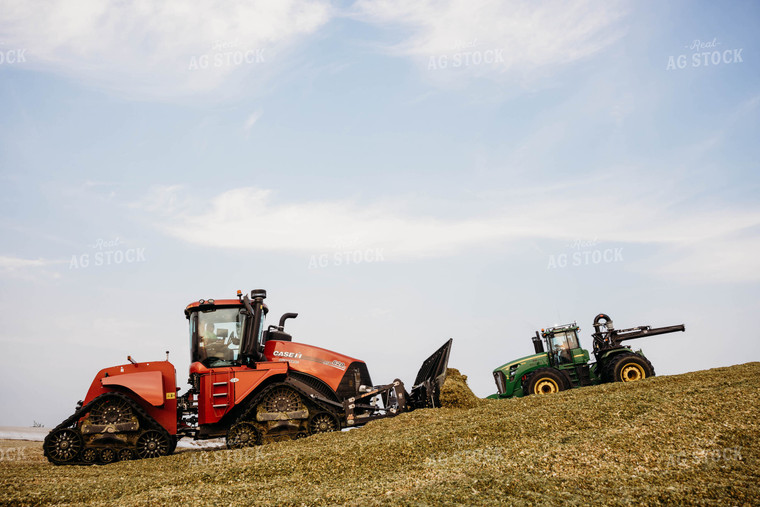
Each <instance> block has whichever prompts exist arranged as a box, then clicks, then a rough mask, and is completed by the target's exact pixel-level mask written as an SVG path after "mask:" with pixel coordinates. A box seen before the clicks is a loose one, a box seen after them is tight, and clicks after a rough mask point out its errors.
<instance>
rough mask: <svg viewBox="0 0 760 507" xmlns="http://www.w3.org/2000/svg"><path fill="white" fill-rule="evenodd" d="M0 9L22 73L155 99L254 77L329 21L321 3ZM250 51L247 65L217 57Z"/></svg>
mask: <svg viewBox="0 0 760 507" xmlns="http://www.w3.org/2000/svg"><path fill="white" fill-rule="evenodd" d="M0 10H1V11H2V12H3V15H2V17H0V40H2V41H3V42H4V43H5V45H6V47H12V48H18V49H24V50H25V60H26V62H25V63H24V66H25V68H38V69H42V70H52V71H53V72H57V73H62V74H65V75H68V76H72V77H74V78H75V79H78V80H82V81H84V82H85V83H86V84H88V85H90V86H102V87H105V88H107V89H111V90H116V91H118V92H120V93H124V94H128V95H134V96H138V97H146V96H147V97H159V98H174V97H178V96H183V95H191V94H194V93H200V92H207V91H211V90H215V89H216V88H218V87H219V86H220V85H221V84H223V83H225V82H227V81H228V80H229V79H230V77H231V76H233V75H234V74H237V73H242V74H248V75H253V76H256V77H257V78H260V77H262V76H263V75H266V74H267V73H269V72H271V71H272V70H273V68H274V67H276V66H277V65H276V62H273V59H276V58H274V55H275V54H276V53H280V52H281V51H284V50H286V49H287V48H288V47H289V46H290V45H292V44H294V43H296V42H298V41H299V40H300V39H301V38H303V37H305V36H308V35H309V34H311V33H313V32H315V31H316V30H318V29H319V28H320V27H321V26H323V25H324V24H325V23H326V22H327V21H328V20H329V18H330V16H331V9H330V7H329V5H328V4H327V2H325V1H313V2H310V1H305V0H276V1H271V0H250V1H236V0H232V1H229V2H216V1H214V0H197V1H194V2H190V3H183V2H152V1H148V0H137V1H134V2H101V1H98V0H78V1H77V2H66V1H64V0H50V1H47V2H44V5H40V4H39V3H38V2H27V1H24V0H16V1H14V0H6V1H2V7H1V8H0ZM249 51H250V52H251V53H248V56H249V58H248V60H250V62H249V61H245V60H244V61H243V62H242V63H241V62H236V61H235V60H234V57H232V59H231V60H229V61H228V57H227V56H226V55H225V53H229V52H233V53H234V52H241V53H242V54H243V55H245V54H246V52H249ZM217 54H220V55H222V56H220V57H218V58H219V59H220V61H218V60H215V58H217V57H216V55H217ZM203 55H206V58H208V59H209V61H208V66H207V68H205V69H204V68H200V66H201V65H202V61H201V58H202V57H203ZM192 62H195V63H196V64H197V65H198V68H196V69H194V70H191V66H192ZM217 63H220V65H218V66H217ZM254 71H255V72H254ZM248 85H249V86H250V81H249V83H248Z"/></svg>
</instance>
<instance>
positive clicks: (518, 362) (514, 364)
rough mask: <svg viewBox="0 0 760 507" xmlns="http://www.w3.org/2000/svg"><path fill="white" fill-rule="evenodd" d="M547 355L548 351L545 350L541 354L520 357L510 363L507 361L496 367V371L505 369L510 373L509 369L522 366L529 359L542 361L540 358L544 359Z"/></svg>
mask: <svg viewBox="0 0 760 507" xmlns="http://www.w3.org/2000/svg"><path fill="white" fill-rule="evenodd" d="M545 357H546V353H545V352H542V353H540V354H532V355H530V356H525V357H521V358H520V359H515V360H514V361H511V362H509V363H506V364H503V365H501V366H499V367H498V368H496V369H494V371H495V372H496V371H505V372H507V373H508V372H509V369H510V368H512V367H515V368H516V367H518V366H520V365H521V364H522V363H527V362H528V361H532V360H537V361H540V360H543V359H544V358H545Z"/></svg>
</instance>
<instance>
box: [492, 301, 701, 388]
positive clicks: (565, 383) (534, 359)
mask: <svg viewBox="0 0 760 507" xmlns="http://www.w3.org/2000/svg"><path fill="white" fill-rule="evenodd" d="M685 330H686V328H685V327H684V325H683V324H680V325H677V326H668V327H658V328H652V327H650V326H639V327H634V328H630V329H615V328H614V326H613V323H612V319H611V318H610V317H609V316H607V315H605V314H603V313H600V314H599V315H597V316H596V318H595V319H594V333H593V334H592V335H591V336H592V337H593V339H594V349H593V352H594V358H595V359H596V361H595V362H591V363H590V362H589V353H588V351H587V350H586V349H583V348H581V346H580V343H579V341H578V331H580V328H579V327H578V325H577V324H576V323H572V324H565V325H563V326H555V327H550V328H548V329H542V330H541V334H540V335H539V332H538V331H536V335H535V336H533V337H532V340H533V346H534V348H535V351H536V353H535V354H533V355H530V356H526V357H521V358H520V359H517V360H515V361H512V362H510V363H507V364H505V365H502V366H499V367H498V368H496V369H495V370H494V371H493V376H494V379H495V380H496V387H497V389H498V391H499V392H498V393H496V394H492V395H491V396H489V398H495V399H498V398H512V397H519V396H527V395H529V394H551V393H556V392H559V391H564V390H565V389H570V388H573V387H582V386H588V385H596V384H601V383H604V382H633V381H636V380H641V379H644V378H647V377H653V376H654V367H653V366H652V363H650V362H649V360H648V359H647V358H646V357H645V356H644V354H643V353H642V352H641V351H640V350H637V351H633V350H631V348H630V347H628V346H625V345H621V344H620V342H622V341H625V340H632V339H634V338H642V337H644V336H654V335H658V334H666V333H674V332H676V331H685ZM542 339H543V341H542Z"/></svg>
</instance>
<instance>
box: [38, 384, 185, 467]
mask: <svg viewBox="0 0 760 507" xmlns="http://www.w3.org/2000/svg"><path fill="white" fill-rule="evenodd" d="M175 446H176V438H175V437H174V436H172V435H170V434H169V432H167V431H166V429H164V428H163V427H162V426H161V425H160V424H158V423H157V422H156V421H155V420H153V418H151V417H150V416H149V415H148V414H147V413H146V412H145V410H144V409H143V408H142V407H140V405H138V404H137V403H135V401H134V400H132V399H131V398H130V397H128V396H125V395H123V394H120V393H107V394H104V395H101V396H98V397H97V398H95V399H94V400H92V401H91V402H90V403H88V404H87V405H85V406H83V407H81V408H79V409H77V410H76V411H75V412H74V414H72V415H71V416H70V417H69V418H68V419H66V420H65V421H64V422H62V423H61V424H59V425H58V426H57V427H56V428H55V429H53V430H52V431H51V432H50V433H49V434H48V435H47V437H45V441H44V443H43V450H44V452H45V456H47V458H48V459H49V460H50V461H51V462H52V463H54V464H56V465H91V464H95V463H100V464H107V463H112V462H114V461H125V460H130V459H142V458H155V457H157V456H164V455H166V454H171V453H172V452H173V451H174V448H175Z"/></svg>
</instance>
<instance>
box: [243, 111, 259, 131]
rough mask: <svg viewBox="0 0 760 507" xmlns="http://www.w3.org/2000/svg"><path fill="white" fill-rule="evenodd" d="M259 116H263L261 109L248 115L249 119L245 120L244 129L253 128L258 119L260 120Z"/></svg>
mask: <svg viewBox="0 0 760 507" xmlns="http://www.w3.org/2000/svg"><path fill="white" fill-rule="evenodd" d="M259 118H261V111H254V112H253V113H251V114H250V116H248V119H247V120H245V125H244V129H245V131H246V132H247V131H249V130H251V128H252V127H253V126H254V125H255V124H256V122H257V121H259Z"/></svg>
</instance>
